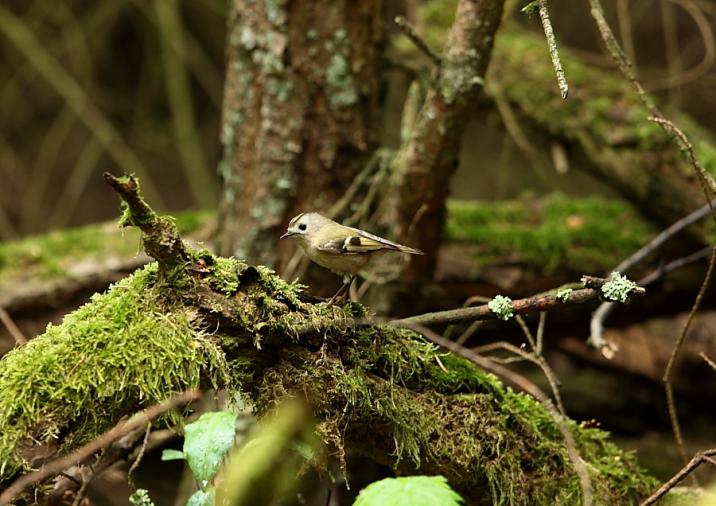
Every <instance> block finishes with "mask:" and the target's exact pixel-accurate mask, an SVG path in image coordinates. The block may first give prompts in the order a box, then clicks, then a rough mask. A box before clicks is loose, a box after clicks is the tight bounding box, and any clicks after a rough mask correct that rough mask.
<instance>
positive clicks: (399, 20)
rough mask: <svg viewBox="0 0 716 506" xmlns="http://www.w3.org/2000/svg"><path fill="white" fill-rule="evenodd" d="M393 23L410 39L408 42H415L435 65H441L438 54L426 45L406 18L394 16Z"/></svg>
mask: <svg viewBox="0 0 716 506" xmlns="http://www.w3.org/2000/svg"><path fill="white" fill-rule="evenodd" d="M394 21H395V24H396V25H398V28H400V31H401V32H403V34H405V36H406V37H407V38H409V39H410V42H412V43H413V44H415V47H417V48H418V49H419V50H420V51H421V52H422V53H423V54H424V55H425V56H427V57H428V59H429V60H430V61H431V62H433V64H435V66H436V67H439V66H440V65H442V63H443V62H442V59H441V58H440V55H439V54H437V53H436V52H435V51H433V50H432V49H431V48H430V46H428V43H427V42H425V41H424V40H423V38H422V37H421V36H420V35H418V32H416V31H415V28H413V26H412V25H411V24H410V23H409V22H408V20H407V19H405V18H404V17H403V16H398V17H396V18H395V20H394Z"/></svg>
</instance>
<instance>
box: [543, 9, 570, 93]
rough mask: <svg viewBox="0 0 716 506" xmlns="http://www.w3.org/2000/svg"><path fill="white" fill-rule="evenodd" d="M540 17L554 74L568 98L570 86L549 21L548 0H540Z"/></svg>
mask: <svg viewBox="0 0 716 506" xmlns="http://www.w3.org/2000/svg"><path fill="white" fill-rule="evenodd" d="M538 5H539V17H540V19H541V20H542V29H543V30H544V36H545V38H546V39H547V47H548V48H549V55H550V56H551V57H552V66H553V67H554V73H555V75H556V76H557V85H558V86H559V93H560V94H561V95H562V98H563V99H565V98H567V95H568V93H569V86H568V85H567V78H566V77H565V76H564V69H563V68H562V62H561V61H560V59H559V51H558V50H557V40H556V39H555V38H554V29H553V28H552V21H550V19H549V11H548V10H547V0H539V4H538Z"/></svg>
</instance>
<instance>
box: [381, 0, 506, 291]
mask: <svg viewBox="0 0 716 506" xmlns="http://www.w3.org/2000/svg"><path fill="white" fill-rule="evenodd" d="M503 4H504V1H503V0H460V1H459V2H458V5H457V10H456V13H455V21H454V22H453V25H452V28H451V29H450V33H449V35H448V38H447V41H446V43H445V48H444V50H443V53H442V55H441V65H440V68H439V69H438V70H437V79H436V80H435V84H434V85H433V86H431V88H430V90H429V91H428V93H427V96H426V99H425V102H424V104H423V106H422V108H421V110H420V112H419V113H418V116H417V118H416V120H415V124H414V126H413V128H412V132H411V134H410V137H409V139H408V141H407V142H406V144H405V145H404V146H403V147H402V148H401V150H400V152H399V153H398V154H397V156H396V162H395V171H396V173H395V193H396V197H395V198H396V205H395V218H396V219H395V223H396V234H397V237H398V239H399V240H401V241H402V242H406V243H408V244H410V245H412V246H415V247H417V248H419V249H421V250H423V252H424V253H425V254H424V255H423V256H413V257H411V262H410V264H409V265H408V267H407V269H406V271H405V272H404V273H403V276H402V282H403V283H404V285H403V286H404V287H405V288H406V289H407V290H408V291H412V290H414V289H415V288H417V287H418V286H419V285H420V284H421V283H422V282H424V281H425V280H428V279H430V278H431V277H432V275H433V272H434V271H435V265H436V261H437V251H438V248H439V246H440V243H441V237H442V231H443V225H444V223H445V200H446V198H447V195H448V191H449V184H450V178H451V177H452V175H453V173H454V172H455V169H456V168H457V164H458V153H459V149H460V140H461V137H462V132H463V129H464V128H465V125H466V123H467V121H468V120H469V118H470V114H471V113H472V112H473V110H474V106H475V103H476V102H477V97H478V95H479V93H480V91H481V89H482V82H483V77H484V76H485V72H486V70H487V65H488V63H489V61H490V55H491V54H492V44H493V41H494V37H495V32H496V31H497V27H498V26H499V24H500V18H501V16H502V8H503Z"/></svg>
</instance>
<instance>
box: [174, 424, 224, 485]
mask: <svg viewBox="0 0 716 506" xmlns="http://www.w3.org/2000/svg"><path fill="white" fill-rule="evenodd" d="M235 432H236V413H233V412H231V411H216V412H213V413H204V414H203V415H201V416H200V417H199V419H198V420H197V421H196V422H194V423H190V424H189V425H187V426H186V427H185V428H184V457H185V458H186V461H187V463H188V464H189V467H190V468H191V471H192V473H194V477H195V478H196V479H197V480H198V481H199V484H200V485H201V488H202V489H203V488H205V487H206V485H207V484H208V483H209V481H211V479H212V478H213V477H214V475H215V474H216V472H217V471H218V470H219V466H221V463H222V462H223V460H224V456H225V455H226V452H227V451H229V449H230V448H231V447H232V446H233V444H234V434H235Z"/></svg>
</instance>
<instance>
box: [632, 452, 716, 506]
mask: <svg viewBox="0 0 716 506" xmlns="http://www.w3.org/2000/svg"><path fill="white" fill-rule="evenodd" d="M714 455H716V448H714V449H712V450H704V451H701V452H699V453H697V454H696V455H694V457H693V458H692V459H691V460H690V461H689V463H688V464H686V465H685V466H684V467H683V468H681V470H680V471H679V472H678V473H676V474H675V475H674V476H673V477H672V478H671V479H670V480H669V481H667V482H666V483H664V484H663V485H662V486H661V487H659V489H658V490H657V491H656V492H654V493H653V494H651V495H650V496H649V497H647V498H646V499H645V500H644V502H642V503H641V504H640V505H639V506H650V505H651V504H654V503H655V502H656V501H658V500H659V499H661V498H662V497H663V496H664V495H665V494H666V493H667V492H668V491H669V490H671V489H672V488H674V487H675V486H676V485H678V483H679V482H680V481H681V480H683V479H684V478H686V476H688V475H689V474H690V473H691V472H692V471H693V470H694V469H696V468H697V467H699V465H701V464H702V463H704V462H709V463H711V464H713V462H714V461H713V459H712V458H711V457H713V456H714Z"/></svg>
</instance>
